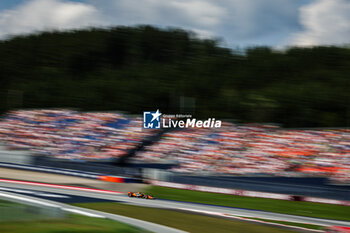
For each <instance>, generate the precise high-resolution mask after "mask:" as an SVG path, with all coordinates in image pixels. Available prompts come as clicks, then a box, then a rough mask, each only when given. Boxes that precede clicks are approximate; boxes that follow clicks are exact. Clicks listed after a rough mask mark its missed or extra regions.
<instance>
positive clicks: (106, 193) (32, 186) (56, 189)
mask: <svg viewBox="0 0 350 233" xmlns="http://www.w3.org/2000/svg"><path fill="white" fill-rule="evenodd" d="M1 192H2V193H7V194H8V193H12V194H14V195H21V196H23V195H25V196H27V197H31V198H37V199H44V200H46V201H47V202H51V203H52V202H55V203H56V204H57V203H62V205H66V206H65V208H73V209H74V208H76V209H77V210H78V211H79V209H81V208H79V207H73V206H71V205H68V204H69V203H78V202H98V201H113V202H120V203H123V204H128V205H135V206H143V207H151V208H161V209H170V210H178V211H179V210H180V211H188V212H194V213H201V214H208V215H213V216H222V217H227V218H230V217H232V218H237V217H248V218H261V219H268V220H276V221H287V222H295V223H302V224H313V225H319V226H332V225H341V226H348V227H350V222H347V221H339V220H332V219H321V218H311V217H304V216H296V215H287V214H279V213H272V212H266V211H258V210H252V209H241V208H233V207H224V206H215V205H206V204H198V203H188V202H179V201H171V200H160V199H155V200H147V199H138V198H129V197H128V196H127V195H126V194H125V193H122V192H116V191H110V190H101V189H91V188H83V187H75V186H67V185H56V184H46V183H37V182H28V181H18V180H9V179H0V193H1ZM84 211H85V210H84ZM89 212H90V213H92V214H96V211H92V210H89ZM106 214H107V213H106ZM99 215H101V213H99ZM143 222H144V221H143ZM133 225H135V224H133ZM156 225H158V224H156ZM173 230H175V231H174V232H176V231H177V230H176V229H173ZM153 231H154V229H153ZM160 232H161V231H160ZM178 232H181V231H178Z"/></svg>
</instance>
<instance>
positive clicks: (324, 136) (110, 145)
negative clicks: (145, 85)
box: [0, 110, 350, 182]
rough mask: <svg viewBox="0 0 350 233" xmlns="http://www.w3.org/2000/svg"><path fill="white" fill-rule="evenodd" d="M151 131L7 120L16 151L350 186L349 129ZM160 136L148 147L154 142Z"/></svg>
mask: <svg viewBox="0 0 350 233" xmlns="http://www.w3.org/2000/svg"><path fill="white" fill-rule="evenodd" d="M158 133H159V131H156V130H143V129H142V120H141V119H140V118H129V117H126V116H124V115H122V114H116V113H89V112H78V111H71V110H18V111H12V112H9V113H8V114H7V115H6V116H5V117H4V118H3V119H2V121H1V122H0V140H1V141H2V142H4V143H5V145H6V147H7V148H10V149H25V150H30V151H31V152H33V153H36V154H44V155H47V156H51V157H55V158H61V159H71V160H110V159H115V158H121V157H124V156H127V155H129V152H130V151H132V150H134V151H135V149H136V152H135V153H133V155H134V156H132V158H131V160H132V161H134V162H140V163H157V162H164V163H166V162H177V163H178V164H179V165H178V166H176V167H173V168H172V169H171V170H172V171H174V172H181V173H190V174H201V173H205V174H234V175H243V174H270V175H282V176H326V177H330V178H332V179H334V180H338V181H343V182H349V181H350V164H349V159H350V130H349V129H327V130H322V129H317V130H316V129H311V130H310V129H309V130H295V129H283V128H278V127H276V126H271V125H235V124H231V123H228V122H223V125H222V127H221V128H212V129H203V128H191V129H174V130H168V131H164V132H163V133H164V134H163V135H162V137H161V138H158V137H154V136H155V135H157V134H158ZM150 138H154V141H153V142H152V143H150V144H149V145H147V146H145V147H142V149H137V148H141V147H140V145H142V144H143V143H144V142H145V141H146V140H149V139H150Z"/></svg>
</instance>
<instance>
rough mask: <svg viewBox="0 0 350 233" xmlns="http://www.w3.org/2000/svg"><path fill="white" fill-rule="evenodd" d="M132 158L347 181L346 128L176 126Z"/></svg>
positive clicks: (186, 167)
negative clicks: (185, 127) (188, 127)
mask: <svg viewBox="0 0 350 233" xmlns="http://www.w3.org/2000/svg"><path fill="white" fill-rule="evenodd" d="M135 159H136V160H139V161H144V162H145V161H147V162H160V161H163V162H178V164H179V166H177V167H175V168H173V170H174V171H178V172H189V173H226V174H227V173H228V174H247V173H250V174H252V173H253V174H266V173H269V174H277V175H278V174H280V175H286V174H289V175H307V174H310V175H311V174H312V175H326V176H330V177H332V178H334V179H338V180H341V181H350V130H349V129H334V130H292V129H282V128H278V127H275V126H271V125H234V124H229V123H223V126H222V127H221V128H217V129H215V128H212V129H203V128H201V129H181V130H174V131H170V132H168V133H166V134H164V135H163V138H162V139H161V140H160V141H158V142H157V143H155V144H153V145H150V146H148V147H147V148H146V150H144V151H140V152H139V153H137V154H136V158H135Z"/></svg>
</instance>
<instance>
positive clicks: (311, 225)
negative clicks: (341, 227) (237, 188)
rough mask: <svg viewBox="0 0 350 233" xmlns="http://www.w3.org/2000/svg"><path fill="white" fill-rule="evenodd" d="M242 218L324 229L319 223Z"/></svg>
mask: <svg viewBox="0 0 350 233" xmlns="http://www.w3.org/2000/svg"><path fill="white" fill-rule="evenodd" d="M242 218H247V219H253V220H259V221H263V222H271V223H278V224H282V225H287V226H295V227H304V228H308V229H315V230H324V227H323V226H318V225H313V224H304V223H296V222H286V221H277V220H270V219H263V218H248V217H243V216H242Z"/></svg>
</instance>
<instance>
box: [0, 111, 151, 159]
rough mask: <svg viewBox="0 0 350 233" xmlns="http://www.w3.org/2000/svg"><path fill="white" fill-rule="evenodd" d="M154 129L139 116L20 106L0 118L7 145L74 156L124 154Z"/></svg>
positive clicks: (88, 156)
mask: <svg viewBox="0 0 350 233" xmlns="http://www.w3.org/2000/svg"><path fill="white" fill-rule="evenodd" d="M152 133H153V131H142V119H141V118H127V117H125V116H123V115H121V114H116V113H100V112H96V113H94V112H86V113H83V112H78V111H71V110H20V111H12V112H9V114H7V115H6V116H5V117H4V118H3V119H2V120H1V121H0V140H1V141H2V142H3V143H4V144H5V145H6V146H7V147H8V148H10V149H28V150H30V151H32V152H34V153H37V154H45V155H49V156H54V157H57V158H67V159H76V160H90V159H111V158H118V157H121V156H123V155H125V154H126V153H127V152H128V151H129V150H130V149H134V148H135V147H136V146H137V145H139V144H140V143H142V141H143V140H144V138H145V137H147V136H149V135H151V134H152Z"/></svg>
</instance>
